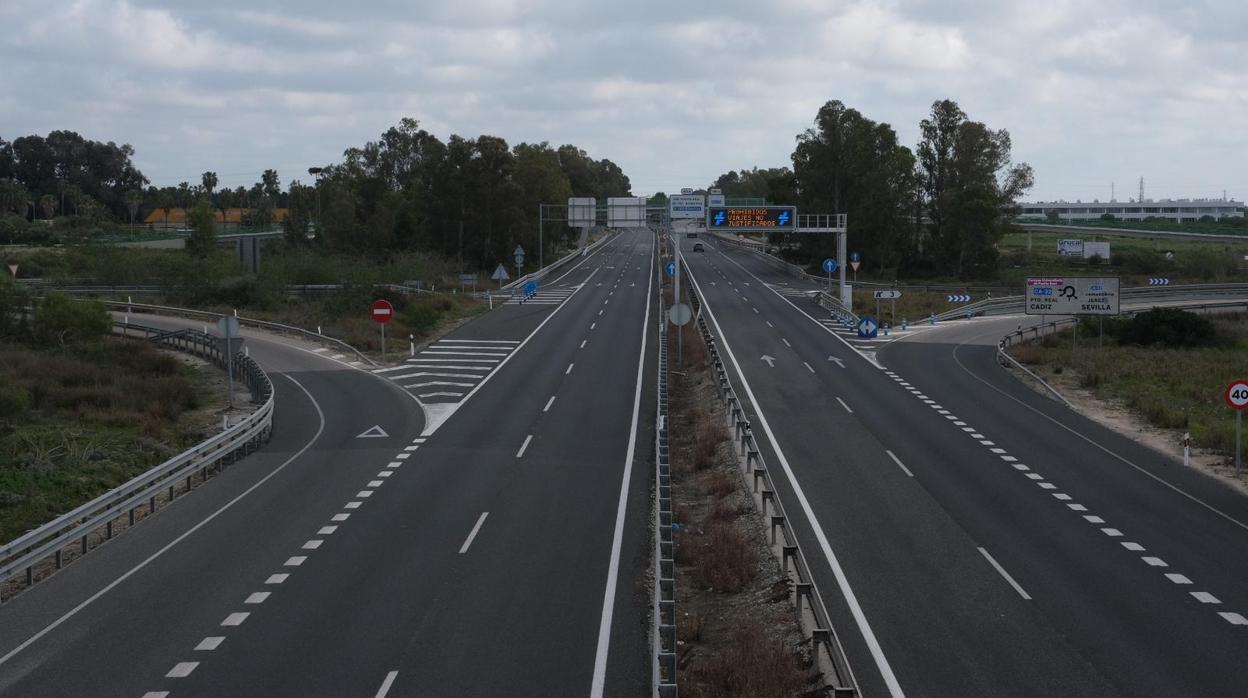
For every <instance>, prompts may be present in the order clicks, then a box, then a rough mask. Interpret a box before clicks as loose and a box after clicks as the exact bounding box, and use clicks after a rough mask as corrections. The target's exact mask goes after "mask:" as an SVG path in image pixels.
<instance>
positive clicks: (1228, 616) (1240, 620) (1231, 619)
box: [1218, 611, 1248, 625]
mask: <svg viewBox="0 0 1248 698" xmlns="http://www.w3.org/2000/svg"><path fill="white" fill-rule="evenodd" d="M1218 615H1220V616H1222V619H1223V620H1225V621H1226V622H1228V623H1230V624H1231V625H1248V618H1244V617H1243V616H1242V615H1240V614H1238V613H1232V612H1230V611H1218Z"/></svg>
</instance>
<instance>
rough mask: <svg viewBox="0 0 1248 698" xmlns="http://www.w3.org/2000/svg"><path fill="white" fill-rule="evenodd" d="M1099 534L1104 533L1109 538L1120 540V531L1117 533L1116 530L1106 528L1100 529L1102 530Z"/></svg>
mask: <svg viewBox="0 0 1248 698" xmlns="http://www.w3.org/2000/svg"><path fill="white" fill-rule="evenodd" d="M1101 533H1104V534H1105V535H1107V536H1109V537H1110V538H1121V537H1122V531H1119V530H1118V529H1116V528H1108V527H1106V528H1102V529H1101Z"/></svg>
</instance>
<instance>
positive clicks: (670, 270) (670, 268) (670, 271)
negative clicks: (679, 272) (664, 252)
mask: <svg viewBox="0 0 1248 698" xmlns="http://www.w3.org/2000/svg"><path fill="white" fill-rule="evenodd" d="M663 271H665V272H667V275H668V276H672V275H674V274H675V273H676V263H675V262H668V263H667V264H666V265H664V266H663Z"/></svg>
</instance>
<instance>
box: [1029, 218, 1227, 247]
mask: <svg viewBox="0 0 1248 698" xmlns="http://www.w3.org/2000/svg"><path fill="white" fill-rule="evenodd" d="M1014 225H1016V226H1018V227H1019V228H1022V229H1023V230H1034V231H1035V232H1038V233H1072V234H1080V233H1090V234H1093V235H1099V236H1101V237H1142V238H1161V239H1170V240H1214V241H1219V242H1248V235H1245V234H1235V233H1196V232H1189V231H1182V230H1149V229H1146V228H1111V227H1106V226H1096V225H1080V224H1078V223H1073V224H1072V223H1056V224H1055V223H1033V222H1030V221H1017V220H1016V221H1014Z"/></svg>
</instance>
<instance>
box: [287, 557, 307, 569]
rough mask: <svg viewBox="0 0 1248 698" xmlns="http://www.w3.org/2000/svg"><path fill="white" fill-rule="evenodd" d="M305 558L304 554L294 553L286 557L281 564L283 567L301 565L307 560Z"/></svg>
mask: <svg viewBox="0 0 1248 698" xmlns="http://www.w3.org/2000/svg"><path fill="white" fill-rule="evenodd" d="M307 560H308V558H307V556H306V555H296V556H294V557H292V558H287V559H286V562H285V563H283V565H282V566H283V567H298V566H299V565H302V564H303V563H304V562H307Z"/></svg>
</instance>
